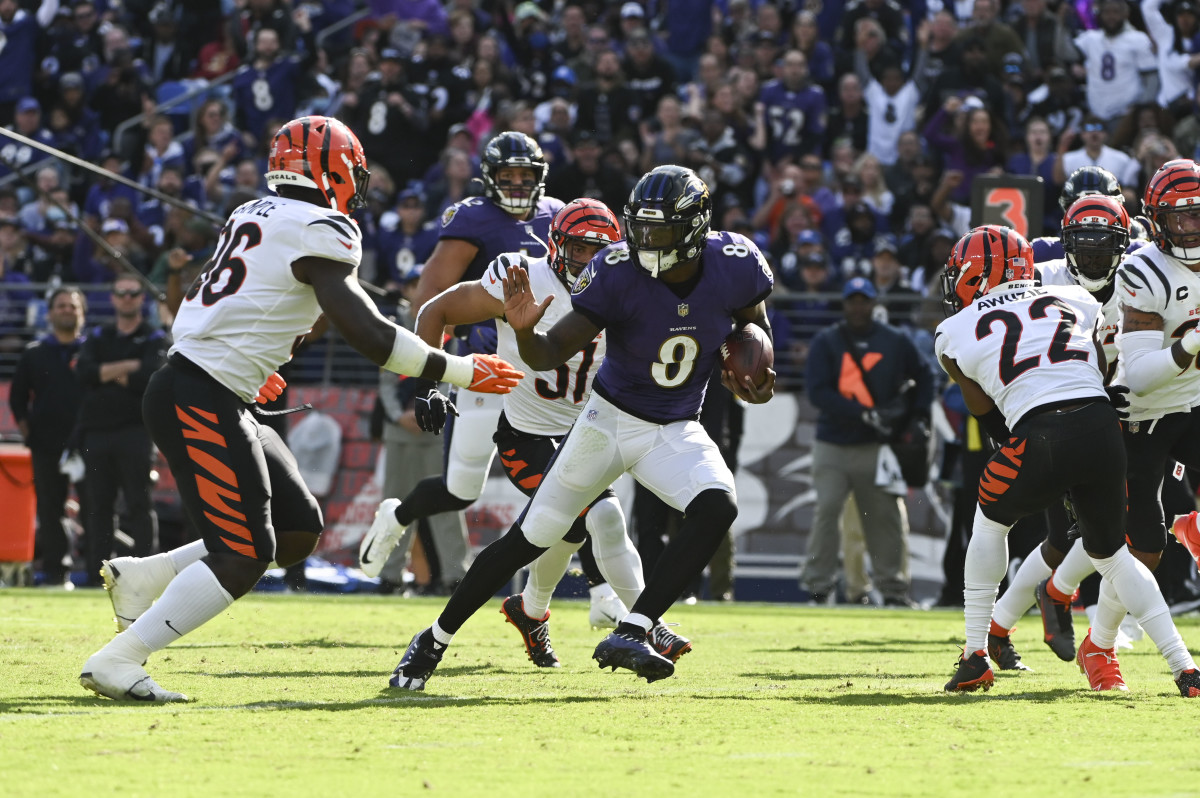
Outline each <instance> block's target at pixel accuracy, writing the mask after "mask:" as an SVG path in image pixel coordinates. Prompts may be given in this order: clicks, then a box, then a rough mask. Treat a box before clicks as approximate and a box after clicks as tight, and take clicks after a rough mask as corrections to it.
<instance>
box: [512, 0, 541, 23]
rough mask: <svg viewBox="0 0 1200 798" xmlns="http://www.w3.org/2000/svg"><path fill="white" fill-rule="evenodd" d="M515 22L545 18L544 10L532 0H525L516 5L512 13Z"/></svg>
mask: <svg viewBox="0 0 1200 798" xmlns="http://www.w3.org/2000/svg"><path fill="white" fill-rule="evenodd" d="M513 16H514V17H516V20H517V22H524V21H525V20H527V19H545V18H546V12H545V11H542V9H541V8H540V7H539V6H538V4H537V3H535V2H533V0H525V2H524V3H521V4H520V5H519V6H517V10H516V12H515V13H514V14H513Z"/></svg>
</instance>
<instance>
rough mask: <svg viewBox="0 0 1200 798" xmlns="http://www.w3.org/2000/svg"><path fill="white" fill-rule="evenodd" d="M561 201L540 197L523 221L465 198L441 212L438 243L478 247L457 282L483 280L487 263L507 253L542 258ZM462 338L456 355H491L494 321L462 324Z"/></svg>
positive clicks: (493, 205)
mask: <svg viewBox="0 0 1200 798" xmlns="http://www.w3.org/2000/svg"><path fill="white" fill-rule="evenodd" d="M562 206H563V203H562V201H561V200H556V199H553V198H551V197H542V198H541V199H540V200H538V204H537V209H536V210H535V211H534V213H533V217H532V218H531V219H530V220H529V221H527V222H523V221H520V220H518V219H514V218H513V217H511V216H509V215H508V214H507V213H505V212H504V211H502V210H501V209H500V207H499V206H498V205H496V203H494V202H492V201H491V200H490V199H487V198H486V197H468V198H467V199H465V200H463V201H462V202H457V203H455V204H454V205H451V206H450V207H449V208H447V209H446V210H445V211H443V212H442V226H441V231H440V233H439V235H438V240H439V241H440V240H442V239H445V238H454V239H459V240H461V241H466V242H468V243H470V244H474V245H475V246H476V247H477V248H478V250H479V251H478V252H476V253H475V258H474V260H472V261H471V263H470V264H468V266H467V270H466V271H465V272H463V276H462V278H461V279H460V280H459V282H463V283H466V282H472V281H474V280H478V279H480V278H481V277H483V273H484V271H485V270H486V269H487V266H488V264H489V263H491V262H492V261H493V260H495V259H496V258H498V257H499V256H501V255H503V254H505V253H507V252H520V253H523V254H524V255H525V256H526V257H529V258H544V257H546V255H547V249H546V244H547V242H549V241H550V222H552V221H554V214H556V213H558V211H559V210H560V209H561V208H562ZM455 333H456V334H457V335H458V336H459V337H460V338H462V339H463V342H464V344H463V346H460V347H459V352H458V353H459V354H460V355H466V354H470V353H478V354H494V353H495V351H496V322H494V321H492V320H490V319H489V320H488V321H485V322H480V323H479V324H471V325H463V326H462V327H460V328H459V329H457V330H455Z"/></svg>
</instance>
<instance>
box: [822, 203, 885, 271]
mask: <svg viewBox="0 0 1200 798" xmlns="http://www.w3.org/2000/svg"><path fill="white" fill-rule="evenodd" d="M844 214H845V215H844V217H843V218H844V219H845V224H844V226H843V227H841V228H840V229H838V230H836V231H835V232H834V234H833V236H832V239H831V241H832V243H831V245H830V248H829V259H830V261H832V263H833V267H834V269H835V270H836V273H837V274H838V276H839V278H840V279H842V280H849V279H850V278H851V277H857V276H860V275H862V276H866V277H870V276H871V257H872V256H873V255H874V254H875V237H876V235H877V234H878V233H879V232H880V228H879V225H878V222H877V217H876V215H875V212H874V211H873V210H871V206H870V205H867V203H865V202H856V203H854V204H853V205H848V206H846V208H845V212H844Z"/></svg>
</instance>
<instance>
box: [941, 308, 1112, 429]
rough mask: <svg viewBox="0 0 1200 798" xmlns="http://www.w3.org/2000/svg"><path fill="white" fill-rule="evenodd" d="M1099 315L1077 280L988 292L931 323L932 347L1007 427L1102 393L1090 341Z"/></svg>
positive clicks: (1102, 389) (1093, 349)
mask: <svg viewBox="0 0 1200 798" xmlns="http://www.w3.org/2000/svg"><path fill="white" fill-rule="evenodd" d="M1099 315H1100V304H1099V303H1098V302H1096V300H1095V299H1093V298H1092V295H1091V294H1089V293H1088V292H1087V291H1085V290H1084V289H1083V288H1080V287H1079V286H1076V285H1070V286H1067V285H1051V286H1039V287H1029V288H1024V287H1021V288H1015V289H1013V290H1009V291H993V292H992V293H989V294H987V295H985V296H982V297H980V298H979V299H977V300H975V301H974V302H973V303H971V304H970V305H968V306H966V307H964V308H963V309H962V310H960V311H959V312H958V313H956V314H954V315H953V316H951V317H950V318H948V319H946V320H945V321H943V322H942V323H941V324H939V325H938V328H937V332H936V333H935V335H934V351H935V352H936V354H937V359H938V362H939V363H940V362H941V360H942V355H945V356H946V357H949V358H951V359H952V360H954V361H955V362H956V363H958V367H959V369H960V370H961V371H962V373H963V374H964V375H965V376H967V377H969V378H970V379H972V380H974V381H975V382H977V383H979V386H980V387H981V388H983V390H984V392H985V393H986V394H987V395H988V396H990V397H991V399H992V401H994V402H995V403H996V406H997V407H999V408H1000V412H1001V413H1003V414H1004V418H1005V420H1006V421H1007V422H1008V426H1009V428H1010V429H1011V428H1012V427H1014V426H1016V424H1017V423H1018V422H1019V421H1020V420H1021V419H1022V418H1023V417H1024V416H1025V414H1027V413H1028V412H1029V411H1030V410H1033V409H1034V408H1036V407H1040V406H1041V405H1047V404H1051V403H1053V402H1064V401H1069V400H1071V399H1090V398H1101V399H1103V398H1105V396H1106V394H1105V393H1104V381H1103V378H1102V377H1101V375H1100V369H1099V366H1098V364H1097V363H1096V347H1095V345H1094V344H1093V342H1092V335H1093V332H1094V330H1095V329H1096V321H1097V318H1098V317H1099Z"/></svg>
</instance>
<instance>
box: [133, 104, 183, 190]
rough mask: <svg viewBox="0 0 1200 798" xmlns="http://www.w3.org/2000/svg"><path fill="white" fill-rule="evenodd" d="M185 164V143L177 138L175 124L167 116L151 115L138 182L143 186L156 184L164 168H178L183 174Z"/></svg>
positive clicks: (148, 121)
mask: <svg viewBox="0 0 1200 798" xmlns="http://www.w3.org/2000/svg"><path fill="white" fill-rule="evenodd" d="M184 166H185V158H184V150H183V145H182V144H180V143H179V142H178V141H176V140H175V126H174V125H173V124H172V122H171V120H170V119H168V118H167V117H165V116H153V117H150V119H149V120H147V133H146V148H145V150H144V151H143V152H142V159H141V167H140V169H139V170H138V182H139V183H141V184H142V185H143V186H156V185H158V180H159V176H160V175H162V170H163V169H164V168H166V167H173V168H175V169H178V170H179V172H180V175H181V176H182V173H183V169H184Z"/></svg>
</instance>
